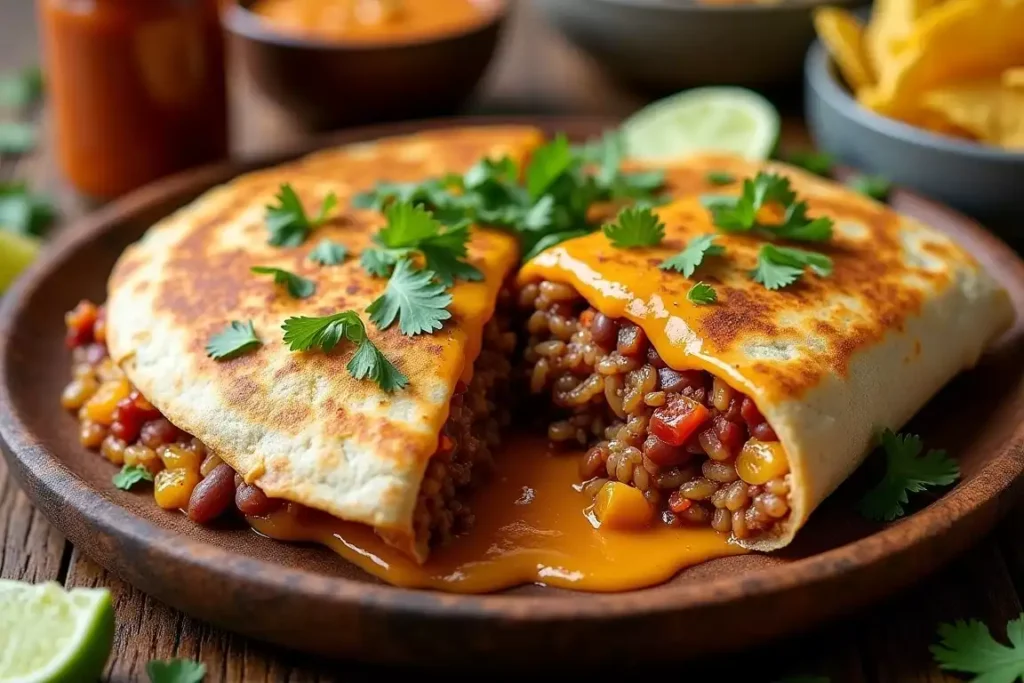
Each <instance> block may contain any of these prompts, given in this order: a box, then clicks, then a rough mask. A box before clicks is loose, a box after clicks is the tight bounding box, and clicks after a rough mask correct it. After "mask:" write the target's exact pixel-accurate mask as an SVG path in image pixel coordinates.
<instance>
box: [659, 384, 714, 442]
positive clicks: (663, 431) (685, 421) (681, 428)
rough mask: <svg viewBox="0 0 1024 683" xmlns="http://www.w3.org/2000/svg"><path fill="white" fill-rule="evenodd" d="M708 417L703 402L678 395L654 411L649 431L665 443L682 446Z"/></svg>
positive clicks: (709, 414) (708, 413)
mask: <svg viewBox="0 0 1024 683" xmlns="http://www.w3.org/2000/svg"><path fill="white" fill-rule="evenodd" d="M710 417H711V412H710V411H709V410H708V409H707V408H706V407H705V406H704V405H703V404H701V403H698V402H697V401H694V400H693V399H692V398H687V397H686V396H678V397H676V399H675V400H674V401H672V402H671V403H669V404H667V405H665V406H662V407H661V408H658V409H657V410H655V411H654V415H652V416H651V432H652V433H653V434H654V435H655V436H657V437H658V438H659V439H661V440H662V441H664V442H665V443H667V444H671V445H673V446H682V445H683V444H685V443H686V442H687V440H688V439H689V438H690V437H691V436H693V435H694V433H695V432H696V431H697V429H698V428H699V427H700V426H701V425H702V424H704V423H705V422H707V420H708V418H710Z"/></svg>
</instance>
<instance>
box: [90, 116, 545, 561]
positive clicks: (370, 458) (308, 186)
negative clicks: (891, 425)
mask: <svg viewBox="0 0 1024 683" xmlns="http://www.w3.org/2000/svg"><path fill="white" fill-rule="evenodd" d="M540 141H541V135H540V133H539V132H538V131H536V130H534V129H532V128H525V127H482V128H475V129H464V130H448V131H443V132H434V133H423V134H419V135H413V136H410V137H402V138H393V139H385V140H381V141H378V142H375V143H367V144H360V145H354V146H349V147H344V148H341V149H334V150H329V151H325V152H321V153H318V154H315V155H312V156H310V157H307V158H305V159H302V160H300V161H297V162H294V163H290V164H287V165H284V166H281V167H278V168H272V169H269V170H264V171H260V172H256V173H251V174H248V175H244V176H242V177H240V178H238V179H236V180H234V181H232V182H230V183H228V184H226V185H223V186H221V187H218V188H215V189H213V190H211V191H210V192H208V193H206V194H205V195H203V196H202V197H200V198H199V199H197V200H196V201H195V202H193V203H192V204H191V205H189V206H187V207H185V208H184V209H181V210H180V211H178V212H177V213H175V214H173V215H171V216H169V217H168V218H166V219H165V220H163V221H161V222H160V223H158V224H156V225H155V226H153V228H152V229H150V230H149V232H148V233H147V234H146V235H145V237H144V238H143V239H142V240H141V241H140V242H139V243H137V244H135V245H133V246H132V247H130V248H129V249H128V250H127V251H126V252H125V253H124V255H123V256H122V257H121V259H120V261H119V262H118V264H117V266H116V268H115V270H114V273H113V275H112V276H111V279H110V282H109V288H108V289H109V291H108V300H107V309H106V310H107V330H108V332H107V338H108V344H109V347H110V353H111V356H112V358H113V359H114V360H115V361H116V362H117V363H118V364H120V365H121V367H122V368H123V369H124V371H125V372H126V373H127V375H128V378H129V379H130V380H131V381H132V383H134V385H135V386H136V387H138V389H139V391H140V392H142V394H143V395H144V396H146V397H147V398H148V399H149V400H150V401H151V402H152V403H153V405H154V406H156V407H157V408H158V409H159V410H160V411H161V412H162V413H163V414H164V415H165V416H166V417H167V418H168V419H169V420H170V421H171V422H172V423H174V424H175V425H176V426H178V427H179V428H181V429H183V430H185V431H186V432H188V433H190V434H193V435H195V436H197V437H199V438H200V439H201V440H202V441H203V442H204V443H206V444H207V445H208V446H209V447H210V448H211V449H212V450H214V451H215V452H216V453H217V454H218V455H219V456H220V457H221V458H222V459H223V460H224V461H226V462H227V463H228V464H230V465H231V466H232V467H233V468H234V469H235V470H236V471H237V472H239V473H240V474H241V475H242V476H243V477H244V478H245V481H246V482H248V483H250V484H255V485H257V486H259V487H260V488H261V489H263V490H264V491H265V492H266V493H267V495H269V496H272V497H275V498H282V499H285V500H290V501H295V502H299V503H303V504H305V505H308V506H310V507H313V508H317V509H319V510H323V511H325V512H328V513H330V514H332V515H335V516H337V517H340V518H342V519H345V520H350V521H356V522H362V523H365V524H369V525H371V526H374V527H376V528H378V529H379V530H381V531H382V532H385V535H386V536H387V537H388V539H389V540H391V541H392V542H395V543H396V544H397V545H399V546H401V547H403V548H404V549H405V550H407V551H408V552H413V551H412V547H411V546H412V538H411V536H412V515H413V510H414V506H415V504H416V498H417V492H418V491H419V488H420V484H421V481H422V479H423V474H424V469H425V467H426V465H427V462H428V460H429V458H430V456H431V455H432V454H433V453H434V452H435V451H436V450H437V444H438V434H439V431H440V429H441V427H442V425H443V424H444V422H445V420H446V419H447V415H448V409H449V403H450V401H451V398H452V395H453V392H454V391H455V387H456V384H457V383H458V382H459V380H460V379H461V380H463V381H467V382H468V379H469V376H470V374H471V373H472V368H473V362H474V360H475V359H476V356H477V354H478V353H479V351H480V346H481V337H482V328H483V325H484V323H486V322H487V320H488V319H489V318H490V317H491V315H492V313H493V311H494V308H495V304H496V300H497V295H498V292H499V289H500V288H501V286H502V284H503V281H504V280H505V278H506V276H507V274H508V273H509V272H510V271H511V270H512V269H513V268H514V267H515V265H516V263H517V261H518V247H517V245H516V243H515V240H514V238H512V237H510V236H509V235H507V234H505V233H502V232H498V231H491V230H484V229H476V230H474V232H473V235H472V238H471V242H470V245H469V254H470V258H469V260H470V261H471V262H472V263H473V264H474V265H475V266H477V267H478V268H479V269H480V270H481V271H482V272H483V273H484V276H485V277H484V280H483V281H482V282H472V283H469V282H459V283H457V284H456V285H455V287H454V289H453V291H452V294H453V297H454V300H453V303H452V305H451V307H450V310H451V312H452V319H451V320H449V321H447V322H446V323H445V325H444V328H443V329H442V330H441V331H439V332H438V333H436V334H433V335H419V336H416V337H407V336H403V335H402V334H401V333H400V332H399V329H398V326H397V325H395V326H392V327H391V328H389V329H388V330H387V331H385V332H381V331H380V330H377V329H376V328H375V327H374V326H373V325H371V324H367V330H368V333H369V336H370V338H371V339H372V340H373V342H374V343H375V344H376V345H377V346H378V347H379V348H380V350H381V351H382V352H383V353H384V355H385V356H387V357H388V358H389V359H390V360H391V361H392V362H393V363H394V364H395V365H396V366H397V368H398V369H399V370H400V371H401V372H402V373H404V374H405V375H406V376H407V377H408V378H409V386H408V387H407V388H406V389H404V390H402V391H399V392H396V393H394V394H387V393H384V392H383V391H382V390H381V389H380V388H379V387H378V386H377V385H376V384H375V383H373V382H371V381H358V380H356V379H354V378H353V377H351V376H350V374H349V373H348V371H347V370H346V368H345V366H346V364H347V363H348V361H349V360H350V358H351V356H352V353H353V351H354V349H353V348H352V345H351V344H342V345H341V346H339V348H338V349H336V350H335V351H334V352H332V353H324V352H322V351H319V350H317V351H312V352H307V353H297V352H292V351H290V350H289V349H288V348H287V347H286V346H285V344H284V342H283V339H282V335H283V332H282V330H281V325H282V323H283V322H284V321H285V320H286V319H287V318H289V317H292V316H323V315H329V314H333V313H337V312H340V311H344V310H348V309H351V310H355V311H359V312H360V313H361V315H362V318H363V320H364V322H367V316H366V314H365V313H363V311H365V309H366V307H367V305H369V303H370V302H371V301H373V300H374V299H375V298H376V297H378V296H379V295H380V294H381V293H382V292H383V290H384V287H385V285H386V280H384V279H382V278H373V277H370V276H369V275H368V274H367V273H366V272H365V271H364V270H363V269H362V268H361V267H360V266H359V259H358V254H359V253H360V252H361V251H362V249H363V248H364V246H366V245H367V243H368V241H369V239H370V238H371V237H372V235H373V234H374V233H376V231H377V230H378V229H379V228H380V227H382V225H383V222H384V219H383V216H381V214H380V213H379V212H376V211H370V210H357V209H353V208H351V205H350V200H351V198H352V196H353V195H354V194H356V193H358V192H360V191H364V190H367V189H370V188H372V187H373V186H374V185H375V184H376V183H377V182H378V181H380V180H383V179H387V180H390V181H396V182H398V181H419V180H423V179H425V178H428V177H432V176H440V175H443V174H445V173H447V172H460V173H461V172H464V171H465V170H467V169H468V168H469V167H470V166H472V165H473V164H474V163H475V162H476V161H478V160H479V159H480V158H481V157H484V156H501V155H504V154H508V155H510V156H511V157H512V158H514V159H522V158H523V157H524V155H526V154H527V153H528V152H529V151H530V150H531V149H532V148H534V147H535V146H536V145H537V144H539V142H540ZM282 183H289V184H291V185H292V187H293V188H294V189H295V191H296V192H297V193H298V195H299V196H300V197H301V199H302V200H303V203H304V205H305V207H306V211H307V213H308V214H310V215H315V214H316V212H317V211H318V209H319V207H320V204H321V202H322V200H323V198H324V197H326V196H327V194H328V193H330V192H333V193H335V194H336V195H337V197H338V200H339V209H336V210H335V212H334V213H333V214H332V217H331V218H330V220H329V221H328V223H327V224H326V225H325V226H323V227H320V228H318V229H317V230H316V231H315V233H314V234H313V235H312V236H311V237H310V238H309V239H308V240H307V241H306V244H305V245H303V246H302V247H297V248H279V247H275V246H272V245H270V244H268V243H267V238H268V232H267V228H266V226H265V222H264V214H265V206H266V205H267V204H271V203H274V195H275V193H277V192H278V190H279V188H280V186H281V184H282ZM322 238H330V239H331V240H334V241H335V242H338V243H341V244H344V245H345V246H347V247H348V248H349V252H350V253H351V254H354V255H355V256H350V257H349V258H348V259H347V260H346V261H345V262H344V263H342V264H340V265H335V266H321V265H317V264H315V263H313V262H312V261H310V260H309V258H308V257H309V252H310V251H311V250H312V249H313V248H314V247H315V246H316V244H317V242H319V240H321V239H322ZM257 265H260V266H273V267H279V268H284V269H287V270H289V271H292V272H294V273H296V274H298V275H301V276H305V277H308V278H310V279H312V280H315V281H316V283H317V289H316V293H315V294H314V295H313V296H312V297H310V298H308V299H302V300H299V299H293V298H291V297H289V296H288V295H287V294H286V293H285V292H284V291H283V290H282V288H281V287H279V286H275V285H274V283H273V281H272V279H271V278H268V277H260V276H256V275H253V274H252V273H250V268H251V267H252V266H257ZM231 320H240V321H246V320H252V321H253V323H254V326H255V330H256V333H257V335H258V336H259V338H260V339H261V340H262V342H263V346H262V347H260V348H259V349H258V350H257V351H255V352H252V353H249V354H246V355H243V356H241V357H238V358H235V359H233V360H227V361H215V360H212V359H211V358H209V357H207V355H206V352H205V346H206V344H207V342H208V341H209V339H210V338H211V336H213V335H215V334H216V333H218V332H220V331H221V330H222V329H223V328H224V327H225V326H226V325H227V324H228V322H229V321H231ZM420 559H422V558H420Z"/></svg>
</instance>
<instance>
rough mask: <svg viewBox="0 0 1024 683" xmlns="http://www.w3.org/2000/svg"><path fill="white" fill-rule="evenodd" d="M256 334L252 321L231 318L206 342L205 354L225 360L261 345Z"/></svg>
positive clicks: (215, 358)
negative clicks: (226, 324)
mask: <svg viewBox="0 0 1024 683" xmlns="http://www.w3.org/2000/svg"><path fill="white" fill-rule="evenodd" d="M262 343H263V342H261V341H260V339H259V337H257V336H256V329H255V328H254V327H253V324H252V321H251V320H250V321H248V322H244V323H243V322H239V321H238V320H232V321H231V323H230V324H229V325H228V326H227V327H225V328H224V330H223V331H222V332H220V333H219V334H215V335H214V336H213V337H211V338H210V341H209V342H208V343H207V344H206V355H208V356H209V357H210V358H212V359H214V360H227V359H229V358H234V357H235V356H239V355H241V354H243V353H245V352H247V351H251V350H253V349H255V348H258V347H259V346H261V345H262Z"/></svg>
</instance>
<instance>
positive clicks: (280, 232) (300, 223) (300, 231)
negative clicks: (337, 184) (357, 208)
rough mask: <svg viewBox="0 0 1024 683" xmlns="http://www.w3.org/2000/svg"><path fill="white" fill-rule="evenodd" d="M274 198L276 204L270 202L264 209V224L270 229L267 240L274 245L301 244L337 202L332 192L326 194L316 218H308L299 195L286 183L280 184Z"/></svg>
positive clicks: (294, 245) (290, 245)
mask: <svg viewBox="0 0 1024 683" xmlns="http://www.w3.org/2000/svg"><path fill="white" fill-rule="evenodd" d="M274 199H276V200H277V204H276V205H274V204H271V205H269V206H267V209H266V224H267V230H269V231H270V240H269V242H270V244H272V245H274V246H276V247H298V246H301V245H302V243H303V242H305V241H306V238H307V237H309V233H311V232H312V231H313V230H314V229H315V228H317V227H319V226H320V225H322V224H323V223H324V221H326V220H327V214H328V213H330V211H331V209H333V208H334V207H335V205H336V204H337V203H338V198H337V197H336V196H335V195H334V193H333V192H332V193H330V194H328V195H327V196H326V197H325V198H324V200H323V204H321V205H320V213H319V214H318V215H317V216H316V218H310V217H309V216H307V215H306V210H305V209H304V208H303V206H302V200H301V199H299V195H297V194H296V193H295V189H294V188H293V187H292V186H291V185H289V184H288V183H284V184H282V185H281V189H280V191H279V192H278V194H277V195H275V197H274Z"/></svg>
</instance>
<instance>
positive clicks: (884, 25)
mask: <svg viewBox="0 0 1024 683" xmlns="http://www.w3.org/2000/svg"><path fill="white" fill-rule="evenodd" d="M944 1H945V0H875V4H874V7H873V8H872V10H871V20H870V21H869V22H868V25H867V28H866V29H865V30H864V52H865V56H866V57H867V60H868V63H869V64H870V66H871V72H872V73H874V74H876V75H880V74H882V72H883V71H885V70H886V68H887V66H888V65H889V64H890V62H891V61H892V59H893V58H894V57H895V56H896V55H897V54H899V52H900V51H901V50H902V49H903V47H904V44H905V42H906V39H907V37H908V36H910V34H911V33H913V31H914V28H915V27H916V26H917V22H918V21H919V20H920V19H921V17H923V16H924V15H925V14H927V12H928V11H929V10H931V9H934V8H936V7H938V6H939V5H941V4H942V3H943V2H944Z"/></svg>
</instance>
